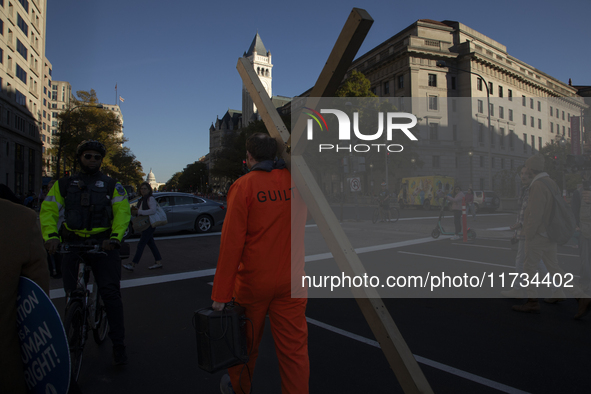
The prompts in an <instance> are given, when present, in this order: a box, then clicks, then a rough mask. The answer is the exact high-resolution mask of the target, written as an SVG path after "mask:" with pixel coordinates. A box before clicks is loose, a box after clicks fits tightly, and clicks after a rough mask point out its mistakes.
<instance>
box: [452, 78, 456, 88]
mask: <svg viewBox="0 0 591 394" xmlns="http://www.w3.org/2000/svg"><path fill="white" fill-rule="evenodd" d="M451 89H452V90H456V77H451Z"/></svg>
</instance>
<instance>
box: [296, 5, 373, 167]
mask: <svg viewBox="0 0 591 394" xmlns="http://www.w3.org/2000/svg"><path fill="white" fill-rule="evenodd" d="M372 24H373V19H372V17H371V16H370V15H369V13H368V12H367V11H365V10H363V9H360V8H353V10H352V11H351V14H349V18H347V21H346V22H345V25H344V26H343V29H342V30H341V33H340V34H339V37H338V38H337V41H336V43H335V45H334V47H333V48H332V51H331V52H330V55H329V56H328V60H327V61H326V64H325V65H324V68H323V69H322V71H321V72H320V75H319V76H318V79H317V80H316V84H315V85H314V87H313V88H312V91H311V92H310V97H333V96H334V94H335V93H336V91H337V89H338V88H339V85H340V84H341V82H343V79H344V78H345V75H346V74H347V70H348V69H349V66H350V65H351V62H353V59H354V58H355V55H356V54H357V51H359V48H360V47H361V44H363V40H365V36H367V33H368V32H369V29H370V28H371V25H372ZM309 104H310V103H309ZM305 122H306V121H305V120H304V118H300V119H298V121H297V122H296V123H295V126H294V128H293V130H292V131H291V140H289V141H288V142H287V143H288V145H291V147H292V149H293V154H294V155H301V154H302V153H303V152H304V149H305V148H306V144H307V141H306V139H305V138H301V137H302V135H303V134H304V129H305V126H306V125H305Z"/></svg>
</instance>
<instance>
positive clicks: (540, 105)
mask: <svg viewBox="0 0 591 394" xmlns="http://www.w3.org/2000/svg"><path fill="white" fill-rule="evenodd" d="M538 112H542V102H541V101H538Z"/></svg>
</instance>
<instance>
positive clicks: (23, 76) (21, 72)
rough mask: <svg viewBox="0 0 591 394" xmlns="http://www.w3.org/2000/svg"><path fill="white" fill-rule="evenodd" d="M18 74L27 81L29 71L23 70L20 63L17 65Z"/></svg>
mask: <svg viewBox="0 0 591 394" xmlns="http://www.w3.org/2000/svg"><path fill="white" fill-rule="evenodd" d="M16 76H17V77H18V79H20V80H21V81H23V82H24V83H27V72H26V71H25V70H23V69H22V68H21V66H19V65H18V64H17V65H16Z"/></svg>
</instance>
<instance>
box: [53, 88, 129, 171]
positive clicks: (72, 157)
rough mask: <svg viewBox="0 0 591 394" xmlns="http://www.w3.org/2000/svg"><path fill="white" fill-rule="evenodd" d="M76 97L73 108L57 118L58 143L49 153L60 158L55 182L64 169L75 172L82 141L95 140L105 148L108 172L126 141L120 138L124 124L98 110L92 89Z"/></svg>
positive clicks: (111, 114) (55, 167) (57, 163)
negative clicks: (77, 152) (78, 149)
mask: <svg viewBox="0 0 591 394" xmlns="http://www.w3.org/2000/svg"><path fill="white" fill-rule="evenodd" d="M76 95H77V96H78V98H79V100H76V99H73V100H72V101H71V103H70V107H69V108H68V109H67V110H66V111H63V112H61V113H60V114H59V115H58V117H57V119H58V122H60V126H59V132H58V135H57V140H58V143H57V146H55V147H53V148H52V149H51V150H50V153H51V154H52V155H54V156H56V157H57V161H56V163H55V166H54V168H53V173H54V176H55V178H56V179H57V178H59V177H60V172H61V169H62V167H63V168H64V169H65V168H68V169H71V170H73V171H76V168H77V166H78V161H77V159H76V147H77V146H78V144H80V143H81V142H82V141H84V140H88V139H93V140H97V141H100V142H102V143H103V144H104V145H105V147H106V148H107V157H106V158H105V160H104V164H106V167H107V168H108V167H109V163H110V158H111V156H112V155H113V154H115V152H117V148H118V147H120V146H121V145H122V144H123V143H124V142H125V141H126V140H125V138H123V137H122V136H121V135H122V134H121V122H120V121H119V119H118V118H117V116H116V115H115V114H114V113H113V112H111V111H105V110H103V109H102V108H97V107H96V106H97V105H98V98H97V97H96V92H95V91H94V90H93V89H91V90H90V92H86V91H78V92H76ZM62 162H63V164H62Z"/></svg>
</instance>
